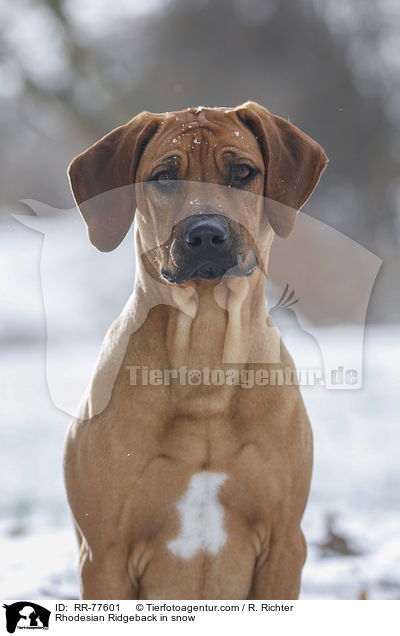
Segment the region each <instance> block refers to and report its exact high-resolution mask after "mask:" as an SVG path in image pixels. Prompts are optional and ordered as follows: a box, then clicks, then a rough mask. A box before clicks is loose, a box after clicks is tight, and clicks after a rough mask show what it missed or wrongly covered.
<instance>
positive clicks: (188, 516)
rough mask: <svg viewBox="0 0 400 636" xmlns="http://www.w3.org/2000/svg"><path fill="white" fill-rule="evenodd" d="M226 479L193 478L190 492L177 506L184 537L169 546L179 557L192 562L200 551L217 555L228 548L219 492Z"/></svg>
mask: <svg viewBox="0 0 400 636" xmlns="http://www.w3.org/2000/svg"><path fill="white" fill-rule="evenodd" d="M226 478H227V475H225V473H210V472H207V471H202V472H201V473H195V474H194V475H192V477H191V479H190V482H189V486H188V489H187V491H186V492H185V494H184V495H183V497H182V499H180V500H179V501H178V503H177V505H176V507H177V509H178V512H179V516H180V521H181V531H180V534H179V535H178V536H177V537H176V539H173V540H172V541H168V543H167V546H168V548H169V549H170V550H171V552H173V553H174V554H175V556H179V557H182V558H183V559H190V558H191V557H193V556H194V555H195V554H196V553H197V552H199V551H200V550H205V551H206V552H209V553H210V554H213V555H216V554H217V553H218V551H219V550H220V549H221V548H222V546H223V545H224V543H225V541H226V539H227V534H226V532H225V530H224V508H223V506H222V505H221V503H220V501H219V500H218V489H219V488H220V486H222V484H223V483H224V482H225V480H226Z"/></svg>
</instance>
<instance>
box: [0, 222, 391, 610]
mask: <svg viewBox="0 0 400 636" xmlns="http://www.w3.org/2000/svg"><path fill="white" fill-rule="evenodd" d="M4 236H5V235H4V234H3V236H2V235H0V243H1V245H0V247H1V249H0V271H4V268H3V265H4V262H2V261H4V260H6V261H7V262H8V263H11V264H12V267H11V269H9V275H8V276H6V277H3V278H2V279H1V280H0V296H1V298H2V301H3V311H2V313H3V317H4V316H5V320H6V322H5V323H3V324H4V326H5V329H4V330H3V332H2V333H1V326H0V343H1V346H0V391H1V402H0V418H1V420H0V421H1V444H0V484H1V495H0V554H1V567H0V598H5V599H20V598H24V597H25V598H33V599H34V598H46V597H48V598H74V597H75V598H76V597H77V596H78V593H79V592H78V583H77V579H76V574H75V571H76V564H77V547H76V539H75V535H74V532H73V529H72V524H71V521H70V517H69V512H68V507H67V503H66V499H65V494H64V488H63V481H62V471H61V461H62V447H63V440H64V435H65V429H66V426H67V423H68V419H69V417H68V416H67V415H66V414H65V413H63V412H62V411H59V410H57V408H56V407H55V406H54V404H53V403H52V401H51V399H50V395H49V392H48V388H47V378H46V366H45V365H46V343H45V330H44V310H43V304H42V301H41V288H40V276H39V271H38V269H39V256H40V248H41V244H42V241H41V238H40V236H39V235H37V234H36V233H32V232H31V231H30V230H27V229H26V228H23V227H21V226H20V227H18V226H17V225H15V227H14V226H13V228H12V229H11V230H10V233H9V240H8V242H7V241H6V239H4V238H3V237H4ZM21 254H23V258H21ZM63 258H64V262H65V263H66V267H67V268H69V269H70V270H71V271H72V270H73V269H74V267H75V269H76V265H75V261H74V259H71V257H70V254H69V253H67V252H66V253H65V256H63ZM62 269H63V268H62V267H61V265H60V267H59V268H58V269H54V276H57V277H59V276H60V272H61V271H62ZM78 278H79V277H78ZM59 280H60V282H59V290H58V291H59V297H60V302H62V297H63V293H62V292H63V289H62V284H63V281H62V280H61V279H59ZM124 284H125V286H126V287H128V286H129V282H128V281H125V283H124ZM80 293H81V294H82V292H80ZM73 295H74V291H73V289H72V288H69V292H68V297H69V298H71V297H72V296H73ZM89 300H90V299H88V300H87V302H89ZM85 302H86V301H85V299H82V315H83V316H86V315H87V306H86V305H85ZM102 303H103V305H104V307H106V306H107V311H106V309H104V311H103V313H102V314H101V317H98V322H97V323H96V337H97V338H100V336H101V333H102V330H103V331H104V326H105V325H107V324H108V321H109V318H110V316H111V317H112V315H113V313H115V312H114V309H112V310H110V308H109V299H108V298H105V299H104V298H103V299H102ZM90 311H91V313H93V310H92V309H91V310H90ZM107 312H108V314H110V316H109V315H108V314H107ZM59 313H60V319H63V316H67V317H68V314H65V313H64V312H63V311H62V307H60V312H59ZM98 313H99V316H100V310H99V312H98ZM78 318H79V315H78V314H77V313H76V312H75V313H74V315H73V317H72V319H73V321H74V323H73V329H77V328H78V327H79V324H78V323H79V320H78ZM289 322H290V321H289ZM292 322H293V321H292ZM100 323H101V324H100ZM278 324H279V323H278ZM85 329H86V331H85V332H84V335H85V338H84V339H83V340H82V343H85V342H86V343H87V346H88V350H87V351H89V345H90V355H92V353H91V352H92V349H93V342H89V340H88V335H87V324H86V325H85ZM281 329H282V332H283V336H284V340H285V342H286V343H287V345H288V347H289V350H290V351H291V352H292V354H293V356H294V358H295V361H296V363H297V366H298V367H300V368H302V367H305V366H306V365H305V364H304V361H305V360H306V359H307V355H308V352H309V349H307V347H309V346H310V336H308V335H307V334H306V336H307V337H306V338H304V332H299V331H298V330H297V331H296V329H295V330H294V331H293V330H292V331H290V330H289V329H286V328H285V326H284V325H283V326H281ZM352 333H354V332H353V331H352V328H345V327H342V328H341V329H331V330H328V331H327V332H326V334H327V337H326V338H325V342H328V343H330V344H329V346H330V347H332V349H338V348H339V349H341V350H342V354H343V359H344V360H345V359H346V355H348V354H349V352H351V348H352ZM399 336H400V327H398V326H381V327H369V328H367V331H366V338H365V356H364V379H363V386H362V388H361V389H359V390H356V391H353V390H331V391H326V390H325V389H323V388H318V387H304V388H303V390H302V391H303V396H304V399H305V402H306V406H307V409H308V412H309V415H310V419H311V423H312V426H313V431H314V443H315V465H314V474H313V482H312V488H311V495H310V500H309V504H308V506H307V510H306V514H305V517H304V523H303V528H304V532H305V535H306V538H307V543H308V558H307V562H306V565H305V568H304V572H303V585H302V594H301V598H304V599H355V598H359V597H360V596H361V595H364V596H367V597H368V598H380V599H385V598H397V599H398V598H400V495H399V493H400V463H399V461H398V455H399V447H400V425H399V424H400V423H399V418H398V395H399V389H400V373H399V365H398V360H399V359H400V337H399ZM54 343H55V344H54V346H55V347H58V348H57V349H55V350H54V351H53V358H54V359H59V362H60V366H62V365H63V361H65V360H66V359H67V357H68V355H70V352H69V351H68V347H66V346H63V338H60V341H59V342H56V340H54ZM314 344H315V343H314ZM317 353H318V352H317ZM81 355H82V359H84V358H85V357H86V350H85V347H84V344H82V348H81Z"/></svg>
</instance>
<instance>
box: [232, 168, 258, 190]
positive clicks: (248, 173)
mask: <svg viewBox="0 0 400 636" xmlns="http://www.w3.org/2000/svg"><path fill="white" fill-rule="evenodd" d="M255 174H256V170H254V168H252V167H251V166H248V165H247V164H246V163H239V164H237V165H235V166H232V169H231V181H232V183H233V184H234V185H237V186H241V185H245V184H246V183H248V182H249V181H251V180H252V178H253V177H254V175H255Z"/></svg>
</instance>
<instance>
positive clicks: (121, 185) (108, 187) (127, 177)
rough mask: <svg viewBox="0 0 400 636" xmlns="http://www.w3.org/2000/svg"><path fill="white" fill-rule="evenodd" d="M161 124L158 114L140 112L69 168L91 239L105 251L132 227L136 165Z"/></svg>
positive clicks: (82, 155)
mask: <svg viewBox="0 0 400 636" xmlns="http://www.w3.org/2000/svg"><path fill="white" fill-rule="evenodd" d="M158 125H159V116H157V115H153V114H152V113H148V112H143V113H140V115H137V116H136V117H134V118H133V119H131V121H130V122H128V123H127V124H125V125H124V126H120V127H119V128H116V129H115V130H113V131H111V132H110V133H108V135H106V136H105V137H103V138H102V139H100V141H98V142H97V143H95V144H94V145H93V146H91V147H90V148H88V149H87V150H85V152H82V153H81V154H80V155H78V156H77V157H75V159H74V160H73V161H72V162H71V164H70V166H69V168H68V176H69V179H70V184H71V189H72V192H73V195H74V198H75V201H76V203H77V205H78V208H79V210H80V212H81V214H82V216H83V218H84V220H85V222H86V225H87V227H88V232H89V238H90V240H91V242H92V243H93V245H94V246H95V247H97V249H99V250H101V251H102V252H109V251H111V250H113V249H114V248H116V247H117V246H118V245H119V244H120V243H121V241H122V239H123V238H124V236H125V234H126V233H127V232H128V230H129V228H130V226H131V223H132V221H133V217H134V214H135V207H136V202H135V193H134V185H133V184H134V182H135V174H136V168H137V165H138V163H139V159H140V156H141V154H142V151H143V149H144V147H145V145H146V143H147V142H148V141H149V139H150V137H151V136H152V135H153V134H154V132H155V131H156V130H157V127H158Z"/></svg>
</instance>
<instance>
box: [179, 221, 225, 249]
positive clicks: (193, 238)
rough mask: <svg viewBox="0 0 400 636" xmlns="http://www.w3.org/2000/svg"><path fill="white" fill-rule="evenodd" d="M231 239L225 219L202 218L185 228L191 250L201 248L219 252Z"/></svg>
mask: <svg viewBox="0 0 400 636" xmlns="http://www.w3.org/2000/svg"><path fill="white" fill-rule="evenodd" d="M228 237H229V229H228V226H227V224H226V223H225V221H224V219H222V218H221V217H216V216H206V215H204V216H201V217H198V218H196V219H194V220H193V221H191V222H190V223H188V225H187V226H186V228H185V231H184V238H185V241H186V244H187V246H188V247H189V249H190V250H193V251H197V250H200V249H201V248H203V249H207V250H210V249H212V250H214V249H215V250H218V249H220V248H221V247H223V246H224V245H225V244H226V242H227V240H228Z"/></svg>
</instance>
